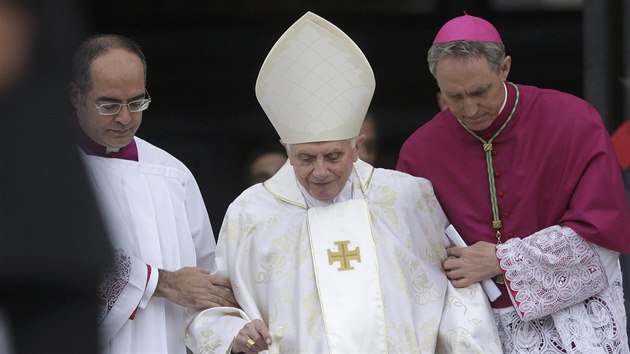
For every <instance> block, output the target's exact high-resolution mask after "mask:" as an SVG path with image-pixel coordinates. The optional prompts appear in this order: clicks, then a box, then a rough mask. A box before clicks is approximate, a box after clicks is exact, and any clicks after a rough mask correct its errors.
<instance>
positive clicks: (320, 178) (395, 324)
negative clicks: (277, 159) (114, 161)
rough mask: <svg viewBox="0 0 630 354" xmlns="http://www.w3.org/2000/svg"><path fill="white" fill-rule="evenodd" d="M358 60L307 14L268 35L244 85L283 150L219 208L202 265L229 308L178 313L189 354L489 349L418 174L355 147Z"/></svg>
mask: <svg viewBox="0 0 630 354" xmlns="http://www.w3.org/2000/svg"><path fill="white" fill-rule="evenodd" d="M374 86H375V82H374V75H373V73H372V70H371V68H370V65H369V63H368V62H367V59H366V58H365V56H364V55H363V53H362V52H361V51H360V49H359V48H358V47H357V46H356V44H355V43H354V42H352V40H351V39H350V38H349V37H348V36H346V35H345V34H344V33H343V32H342V31H341V30H340V29H339V28H337V27H335V26H334V25H333V24H331V23H329V22H327V21H326V20H324V19H322V18H321V17H318V16H317V15H315V14H312V13H310V12H309V13H307V14H305V15H304V16H303V17H302V18H300V19H299V20H298V21H297V22H296V23H295V24H293V25H292V26H291V27H290V28H289V29H288V30H287V31H286V32H285V34H284V35H283V36H282V37H281V38H280V39H279V40H278V42H277V43H276V44H275V46H274V47H273V48H272V50H271V52H270V53H269V55H268V56H267V59H266V60H265V62H264V64H263V66H262V69H261V71H260V74H259V76H258V80H257V84H256V96H257V98H258V100H259V102H260V103H261V106H262V107H263V109H264V110H265V113H266V114H267V116H268V117H269V119H270V120H271V122H272V124H273V125H274V128H275V129H276V131H277V132H278V134H279V135H280V138H281V140H282V143H283V145H284V146H285V147H286V150H287V154H288V156H289V160H288V161H287V163H286V164H285V165H284V166H283V167H282V168H281V169H280V170H279V171H278V172H277V173H276V174H275V175H274V176H273V177H271V178H270V179H269V180H267V181H265V182H263V183H262V184H256V185H254V186H252V187H250V188H249V189H247V190H245V191H244V192H243V193H242V194H241V195H240V196H239V197H238V198H237V199H236V200H235V201H234V202H233V203H232V204H231V205H230V207H229V208H228V211H227V214H226V216H225V219H224V222H223V225H222V227H221V231H220V233H219V242H218V245H217V252H216V269H215V271H214V273H215V274H218V275H222V276H228V277H229V278H230V279H231V281H232V286H233V289H234V293H235V296H236V299H237V300H238V302H239V304H240V305H241V308H242V310H241V309H236V308H230V307H216V308H212V309H208V310H204V311H200V312H195V313H191V316H190V323H189V325H188V326H187V328H186V343H187V345H188V346H189V348H190V349H191V350H192V351H193V352H195V353H198V352H199V353H230V352H233V353H239V352H243V353H257V352H260V351H263V350H269V352H272V353H275V352H282V353H386V352H390V353H412V352H413V353H418V352H423V353H433V352H442V353H451V352H458V353H461V352H476V353H491V352H500V351H501V349H500V344H499V339H498V335H497V332H496V326H495V325H494V320H493V318H492V314H491V311H490V307H489V303H488V300H487V298H486V297H485V295H484V293H483V291H482V289H481V287H480V286H479V285H478V284H474V285H472V286H470V287H467V288H461V289H456V288H454V287H453V286H451V284H450V282H449V281H448V279H447V277H446V275H445V273H444V271H443V270H442V267H441V262H442V261H444V260H445V258H446V251H445V247H446V246H447V245H448V241H447V239H446V237H445V236H444V230H445V228H446V226H447V224H448V222H447V220H446V217H445V215H444V213H443V212H442V209H441V207H440V205H439V203H438V202H437V200H436V198H435V196H434V194H433V190H432V187H431V184H430V183H429V182H428V181H427V180H424V179H421V178H415V177H411V176H409V175H407V174H403V173H399V172H396V171H392V170H385V169H375V168H373V167H372V166H371V165H369V164H367V163H365V162H363V161H361V160H359V159H358V149H357V143H360V142H361V141H362V139H363V138H364V136H363V135H361V136H358V135H359V130H360V128H361V123H362V121H363V118H364V117H365V114H366V111H367V109H368V106H369V104H370V101H371V98H372V95H373V93H374Z"/></svg>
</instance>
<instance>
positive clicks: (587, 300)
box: [494, 225, 630, 354]
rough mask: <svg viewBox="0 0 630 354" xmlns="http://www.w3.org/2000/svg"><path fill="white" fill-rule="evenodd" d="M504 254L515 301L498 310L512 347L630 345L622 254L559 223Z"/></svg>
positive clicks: (506, 246) (589, 349)
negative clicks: (595, 242) (592, 241)
mask: <svg viewBox="0 0 630 354" xmlns="http://www.w3.org/2000/svg"><path fill="white" fill-rule="evenodd" d="M497 256H498V257H499V259H500V262H501V268H503V269H504V270H505V278H506V285H508V286H509V290H510V295H511V298H512V302H513V303H514V304H515V307H511V308H504V309H495V310H494V313H495V319H496V321H497V324H498V329H499V334H500V335H501V338H502V340H501V342H502V343H503V344H504V348H503V351H504V352H505V353H566V352H567V351H568V352H569V353H589V354H591V353H629V352H630V350H629V349H628V339H627V334H626V313H625V307H624V299H623V289H622V285H621V284H622V283H621V270H620V268H619V262H618V256H619V253H617V252H614V251H611V250H608V249H605V248H602V247H599V246H597V245H595V244H593V243H590V242H588V241H586V240H585V239H583V238H582V237H580V236H579V235H577V234H576V233H575V232H574V231H573V230H571V229H570V228H568V227H562V226H558V225H556V226H552V227H549V228H546V229H543V230H541V231H538V232H536V233H535V234H533V235H531V236H529V237H526V238H522V239H520V238H514V239H510V240H508V241H507V242H505V243H503V244H499V245H497ZM565 349H566V350H567V351H565Z"/></svg>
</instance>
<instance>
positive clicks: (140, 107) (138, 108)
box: [94, 91, 151, 116]
mask: <svg viewBox="0 0 630 354" xmlns="http://www.w3.org/2000/svg"><path fill="white" fill-rule="evenodd" d="M145 93H146V94H147V98H142V99H139V100H135V101H131V102H128V103H114V102H112V103H109V102H108V103H101V104H96V103H95V104H94V105H95V106H96V109H97V110H98V113H99V114H100V115H102V116H113V115H114V114H118V112H120V110H121V109H122V108H123V106H127V109H128V110H129V112H142V111H144V110H145V109H147V108H149V103H151V96H150V95H149V91H145Z"/></svg>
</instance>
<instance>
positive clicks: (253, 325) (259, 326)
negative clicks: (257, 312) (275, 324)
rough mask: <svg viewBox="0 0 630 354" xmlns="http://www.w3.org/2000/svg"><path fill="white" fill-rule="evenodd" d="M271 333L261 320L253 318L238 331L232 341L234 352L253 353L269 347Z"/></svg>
mask: <svg viewBox="0 0 630 354" xmlns="http://www.w3.org/2000/svg"><path fill="white" fill-rule="evenodd" d="M270 344H271V334H270V333H269V329H268V328H267V325H265V323H264V322H263V321H261V320H253V321H251V322H250V323H248V324H246V325H245V326H243V328H241V330H240V331H238V334H237V335H236V337H234V340H233V341H232V353H245V354H252V353H258V352H261V351H263V350H266V349H268V348H269V345H270Z"/></svg>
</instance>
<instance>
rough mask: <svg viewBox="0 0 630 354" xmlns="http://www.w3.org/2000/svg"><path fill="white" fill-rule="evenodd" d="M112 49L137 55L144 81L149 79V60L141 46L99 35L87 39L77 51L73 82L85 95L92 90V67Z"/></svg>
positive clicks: (122, 38)
mask: <svg viewBox="0 0 630 354" xmlns="http://www.w3.org/2000/svg"><path fill="white" fill-rule="evenodd" d="M112 49H124V50H127V51H129V52H131V53H133V54H135V55H137V56H138V57H139V58H140V60H141V61H142V66H143V67H144V80H145V82H146V78H147V60H146V58H145V57H144V53H142V50H141V49H140V46H139V45H138V44H137V43H136V42H134V41H133V40H131V39H129V38H126V37H123V36H119V35H116V34H99V35H96V36H93V37H90V38H88V39H86V40H85V41H84V42H83V43H82V44H81V45H80V46H79V48H78V49H77V51H76V53H75V55H74V60H73V62H72V81H73V82H74V84H75V85H77V87H78V88H79V90H80V91H81V92H83V93H85V92H88V91H89V90H90V89H92V80H91V78H90V66H91V65H92V62H93V61H94V60H96V58H98V57H100V56H101V55H104V54H105V53H107V52H109V51H110V50H112Z"/></svg>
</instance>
